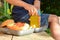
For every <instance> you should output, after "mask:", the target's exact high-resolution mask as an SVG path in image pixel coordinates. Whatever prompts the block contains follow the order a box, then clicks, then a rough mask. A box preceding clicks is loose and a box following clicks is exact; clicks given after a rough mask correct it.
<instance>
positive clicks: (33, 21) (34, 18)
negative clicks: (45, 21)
mask: <svg viewBox="0 0 60 40" xmlns="http://www.w3.org/2000/svg"><path fill="white" fill-rule="evenodd" d="M30 26H32V27H33V28H40V22H39V16H37V15H33V16H31V17H30Z"/></svg>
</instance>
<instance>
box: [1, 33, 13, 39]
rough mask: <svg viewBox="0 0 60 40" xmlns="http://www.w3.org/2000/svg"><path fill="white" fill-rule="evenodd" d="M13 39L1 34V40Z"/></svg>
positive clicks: (10, 36)
mask: <svg viewBox="0 0 60 40" xmlns="http://www.w3.org/2000/svg"><path fill="white" fill-rule="evenodd" d="M11 39H12V35H6V34H3V33H0V40H11Z"/></svg>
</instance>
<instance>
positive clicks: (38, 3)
mask: <svg viewBox="0 0 60 40" xmlns="http://www.w3.org/2000/svg"><path fill="white" fill-rule="evenodd" d="M34 6H35V7H36V8H37V9H40V1H39V0H35V1H34Z"/></svg>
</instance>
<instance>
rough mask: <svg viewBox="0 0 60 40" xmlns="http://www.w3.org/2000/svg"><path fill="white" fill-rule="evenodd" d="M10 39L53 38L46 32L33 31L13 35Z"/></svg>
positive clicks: (34, 39) (49, 39)
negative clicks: (21, 34)
mask: <svg viewBox="0 0 60 40" xmlns="http://www.w3.org/2000/svg"><path fill="white" fill-rule="evenodd" d="M12 40H54V39H53V38H52V37H51V36H49V35H48V34H47V33H46V32H40V33H33V34H30V35H25V36H13V39H12Z"/></svg>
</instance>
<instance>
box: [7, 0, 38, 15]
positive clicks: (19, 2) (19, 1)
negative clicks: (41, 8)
mask: <svg viewBox="0 0 60 40" xmlns="http://www.w3.org/2000/svg"><path fill="white" fill-rule="evenodd" d="M6 1H7V2H8V3H10V4H12V5H15V6H20V7H24V8H25V9H26V10H28V11H29V14H30V15H34V12H36V10H37V9H36V8H35V7H34V6H33V5H31V4H28V3H26V2H24V1H22V0H6Z"/></svg>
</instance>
